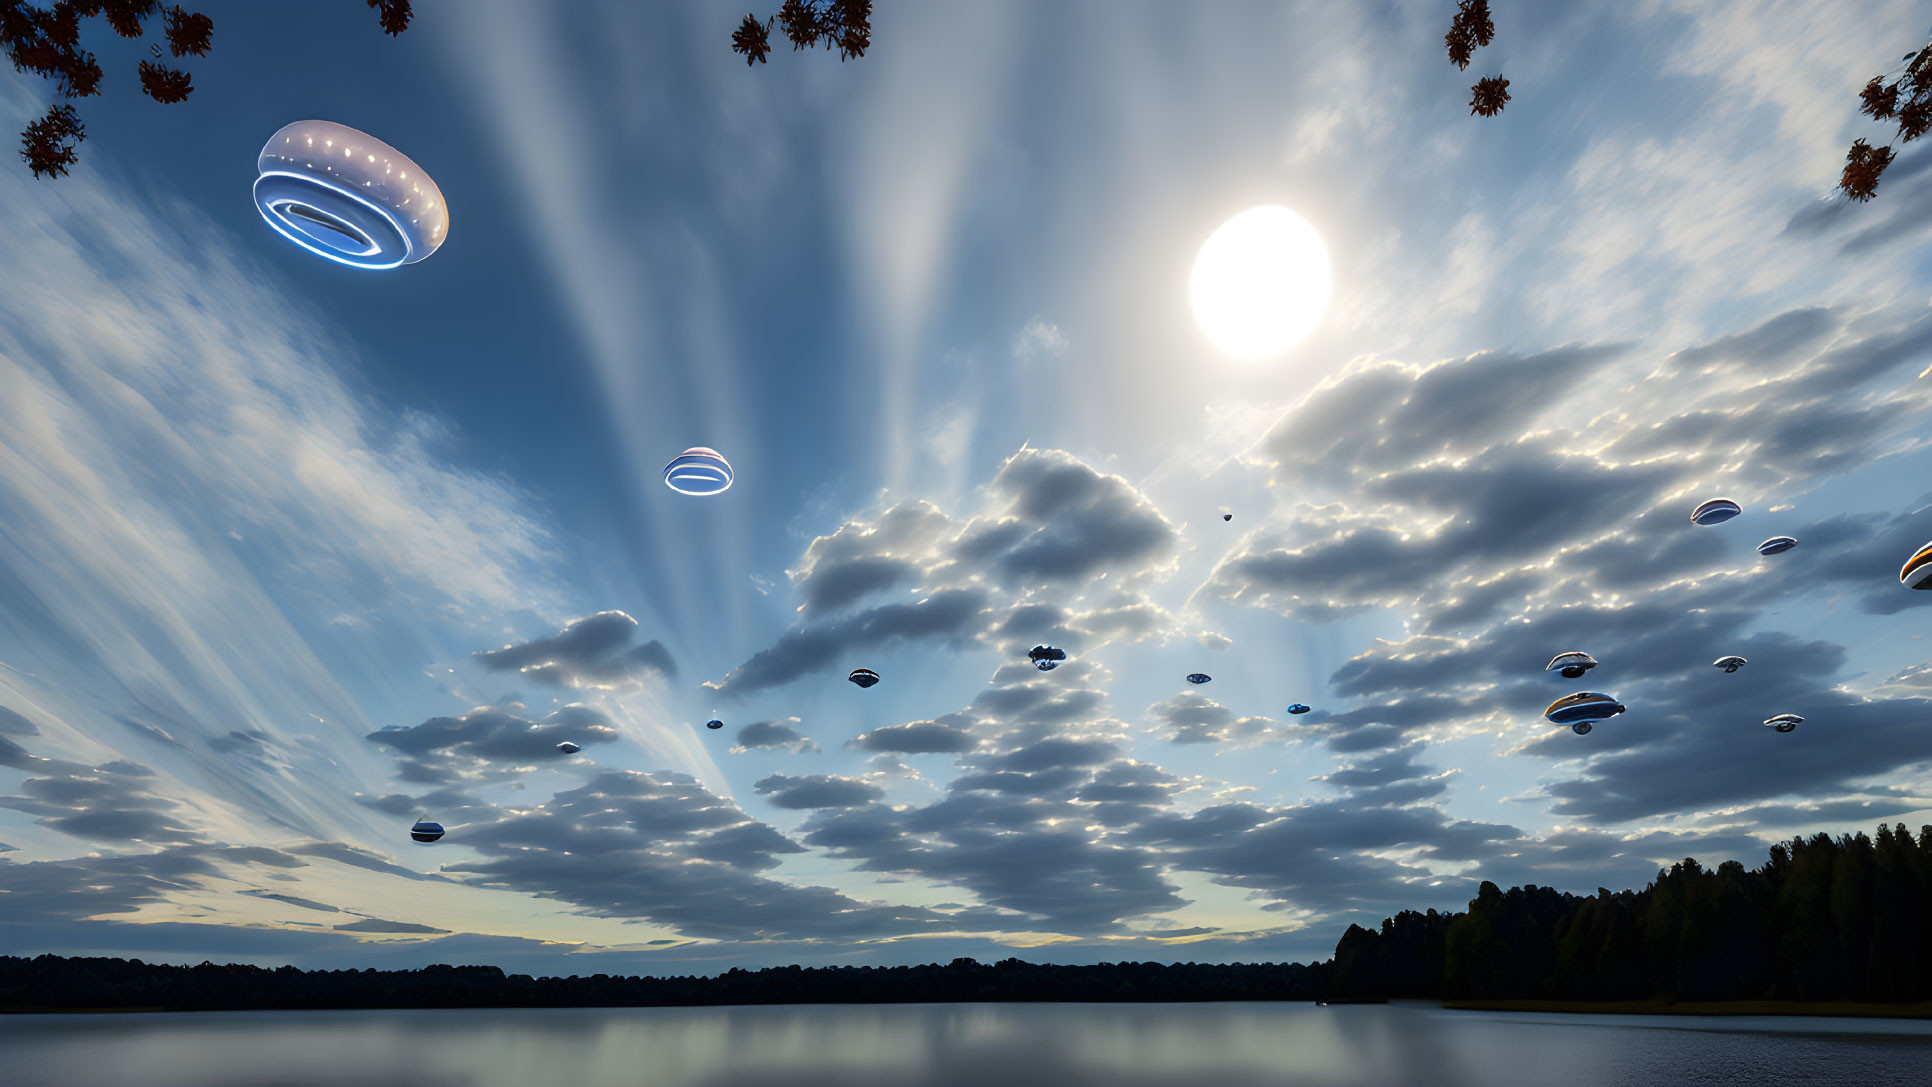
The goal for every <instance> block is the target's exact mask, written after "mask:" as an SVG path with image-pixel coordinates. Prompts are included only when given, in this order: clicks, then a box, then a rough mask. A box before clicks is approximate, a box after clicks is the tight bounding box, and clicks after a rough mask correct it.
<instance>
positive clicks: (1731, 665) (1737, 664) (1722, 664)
mask: <svg viewBox="0 0 1932 1087" xmlns="http://www.w3.org/2000/svg"><path fill="white" fill-rule="evenodd" d="M1749 663H1751V662H1750V661H1747V660H1745V659H1744V658H1743V657H1739V656H1735V655H1734V656H1729V657H1719V658H1717V659H1716V660H1714V661H1712V662H1711V667H1713V668H1722V669H1724V671H1725V672H1727V673H1729V672H1735V671H1737V670H1738V669H1740V668H1742V667H1744V666H1745V665H1747V664H1749Z"/></svg>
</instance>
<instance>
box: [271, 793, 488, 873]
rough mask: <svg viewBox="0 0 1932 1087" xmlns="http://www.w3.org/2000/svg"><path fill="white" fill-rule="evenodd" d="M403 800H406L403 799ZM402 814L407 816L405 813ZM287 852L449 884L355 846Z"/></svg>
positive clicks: (313, 844)
mask: <svg viewBox="0 0 1932 1087" xmlns="http://www.w3.org/2000/svg"><path fill="white" fill-rule="evenodd" d="M404 799H407V798H406V797H405V798H404ZM410 810H413V809H410ZM404 814H407V811H405V813H404ZM287 852H289V853H292V854H295V855H296V856H301V857H317V858H320V859H322V860H326V861H334V862H335V863H337V864H346V865H348V866H349V867H351V868H361V869H364V870H366V871H370V872H380V873H382V874H383V875H388V876H400V877H402V878H403V879H411V880H419V881H429V882H438V883H448V882H450V880H449V878H448V877H447V876H439V875H436V874H435V873H431V872H418V871H416V870H415V869H413V868H404V867H403V866H402V865H400V864H394V863H391V862H390V861H387V860H384V859H383V858H382V857H380V856H378V855H376V854H374V853H371V852H369V851H368V850H366V849H358V848H356V847H355V846H352V845H345V844H343V843H341V842H311V843H309V844H307V845H298V846H290V847H289V848H288V850H287Z"/></svg>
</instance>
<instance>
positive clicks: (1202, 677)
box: [1187, 672, 1214, 685]
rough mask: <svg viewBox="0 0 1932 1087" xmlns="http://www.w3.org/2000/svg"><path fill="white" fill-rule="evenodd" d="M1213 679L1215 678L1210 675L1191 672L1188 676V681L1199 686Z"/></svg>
mask: <svg viewBox="0 0 1932 1087" xmlns="http://www.w3.org/2000/svg"><path fill="white" fill-rule="evenodd" d="M1213 679H1214V677H1213V676H1211V675H1208V674H1207V673H1206V672H1189V673H1188V674H1187V681H1188V682H1189V683H1193V684H1197V685H1198V684H1202V683H1208V682H1211V681H1212V680H1213Z"/></svg>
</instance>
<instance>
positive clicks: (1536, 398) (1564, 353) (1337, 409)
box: [1263, 344, 1629, 478]
mask: <svg viewBox="0 0 1932 1087" xmlns="http://www.w3.org/2000/svg"><path fill="white" fill-rule="evenodd" d="M1628 353H1629V347H1628V345H1624V344H1605V345H1599V346H1584V347H1563V348H1558V349H1556V350H1553V351H1544V352H1540V353H1538V354H1533V355H1513V354H1505V353H1497V352H1484V353H1482V354H1476V355H1471V356H1469V357H1468V358H1465V359H1460V360H1450V361H1446V362H1440V363H1436V364H1434V365H1432V366H1427V367H1420V368H1418V367H1410V366H1403V365H1400V364H1397V363H1387V362H1382V363H1374V364H1371V365H1367V366H1360V367H1353V368H1351V369H1350V370H1349V371H1347V372H1346V373H1344V374H1343V375H1342V376H1341V377H1340V378H1338V379H1334V380H1331V381H1328V382H1325V383H1323V385H1322V386H1321V387H1320V388H1318V389H1316V390H1315V391H1314V392H1312V393H1310V394H1309V395H1308V397H1307V398H1306V399H1305V400H1303V401H1302V402H1301V403H1300V404H1299V405H1297V406H1296V407H1295V409H1294V410H1292V411H1290V412H1289V413H1288V414H1287V415H1285V416H1284V417H1283V418H1282V420H1281V422H1279V423H1278V424H1276V426H1275V428H1274V429H1273V430H1272V431H1271V432H1270V433H1269V434H1268V436H1267V437H1266V438H1265V439H1263V448H1265V449H1266V450H1267V451H1268V452H1269V453H1270V454H1272V455H1273V456H1274V457H1275V459H1276V460H1277V462H1278V465H1279V470H1280V472H1281V473H1282V474H1284V475H1288V476H1295V475H1298V474H1300V473H1303V472H1315V473H1320V474H1323V475H1326V476H1330V477H1333V478H1347V477H1348V476H1350V475H1355V474H1359V475H1363V476H1372V475H1376V474H1378V473H1380V472H1382V471H1385V470H1388V469H1394V468H1402V467H1407V466H1409V465H1414V464H1419V463H1424V462H1427V461H1429V460H1431V459H1433V458H1435V457H1439V456H1453V455H1460V454H1468V453H1479V452H1481V451H1483V450H1485V449H1487V448H1489V447H1490V446H1492V445H1494V444H1496V443H1498V442H1501V441H1503V440H1505V439H1507V438H1514V437H1516V436H1518V435H1521V434H1522V433H1524V431H1525V430H1527V429H1529V427H1530V426H1531V424H1533V423H1534V422H1535V420H1536V419H1537V418H1538V417H1539V416H1540V415H1541V414H1542V413H1544V412H1546V411H1549V410H1552V409H1553V407H1554V406H1555V405H1556V404H1559V403H1561V402H1562V401H1563V398H1562V397H1561V396H1559V395H1557V394H1558V393H1560V392H1561V391H1562V390H1563V389H1565V388H1569V387H1573V386H1575V385H1576V384H1578V382H1579V378H1580V377H1582V376H1587V375H1588V374H1589V373H1590V372H1591V371H1593V370H1595V369H1598V368H1600V367H1603V366H1606V365H1608V364H1611V363H1614V362H1616V361H1618V360H1620V359H1622V358H1623V357H1624V356H1626V355H1627V354H1628Z"/></svg>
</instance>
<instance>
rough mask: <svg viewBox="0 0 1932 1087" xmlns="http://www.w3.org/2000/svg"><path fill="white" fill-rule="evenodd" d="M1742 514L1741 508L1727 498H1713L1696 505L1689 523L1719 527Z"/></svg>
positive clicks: (1742, 509) (1742, 508)
mask: <svg viewBox="0 0 1932 1087" xmlns="http://www.w3.org/2000/svg"><path fill="white" fill-rule="evenodd" d="M1743 512H1744V507H1743V506H1740V505H1738V504H1737V503H1736V502H1733V501H1731V500H1730V499H1728V498H1713V499H1711V500H1710V501H1708V502H1700V503H1698V504H1697V508H1696V509H1694V510H1692V511H1691V523H1692V524H1694V525H1721V524H1723V523H1724V522H1726V521H1728V520H1730V519H1731V518H1733V517H1736V516H1737V515H1738V514H1740V513H1743Z"/></svg>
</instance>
